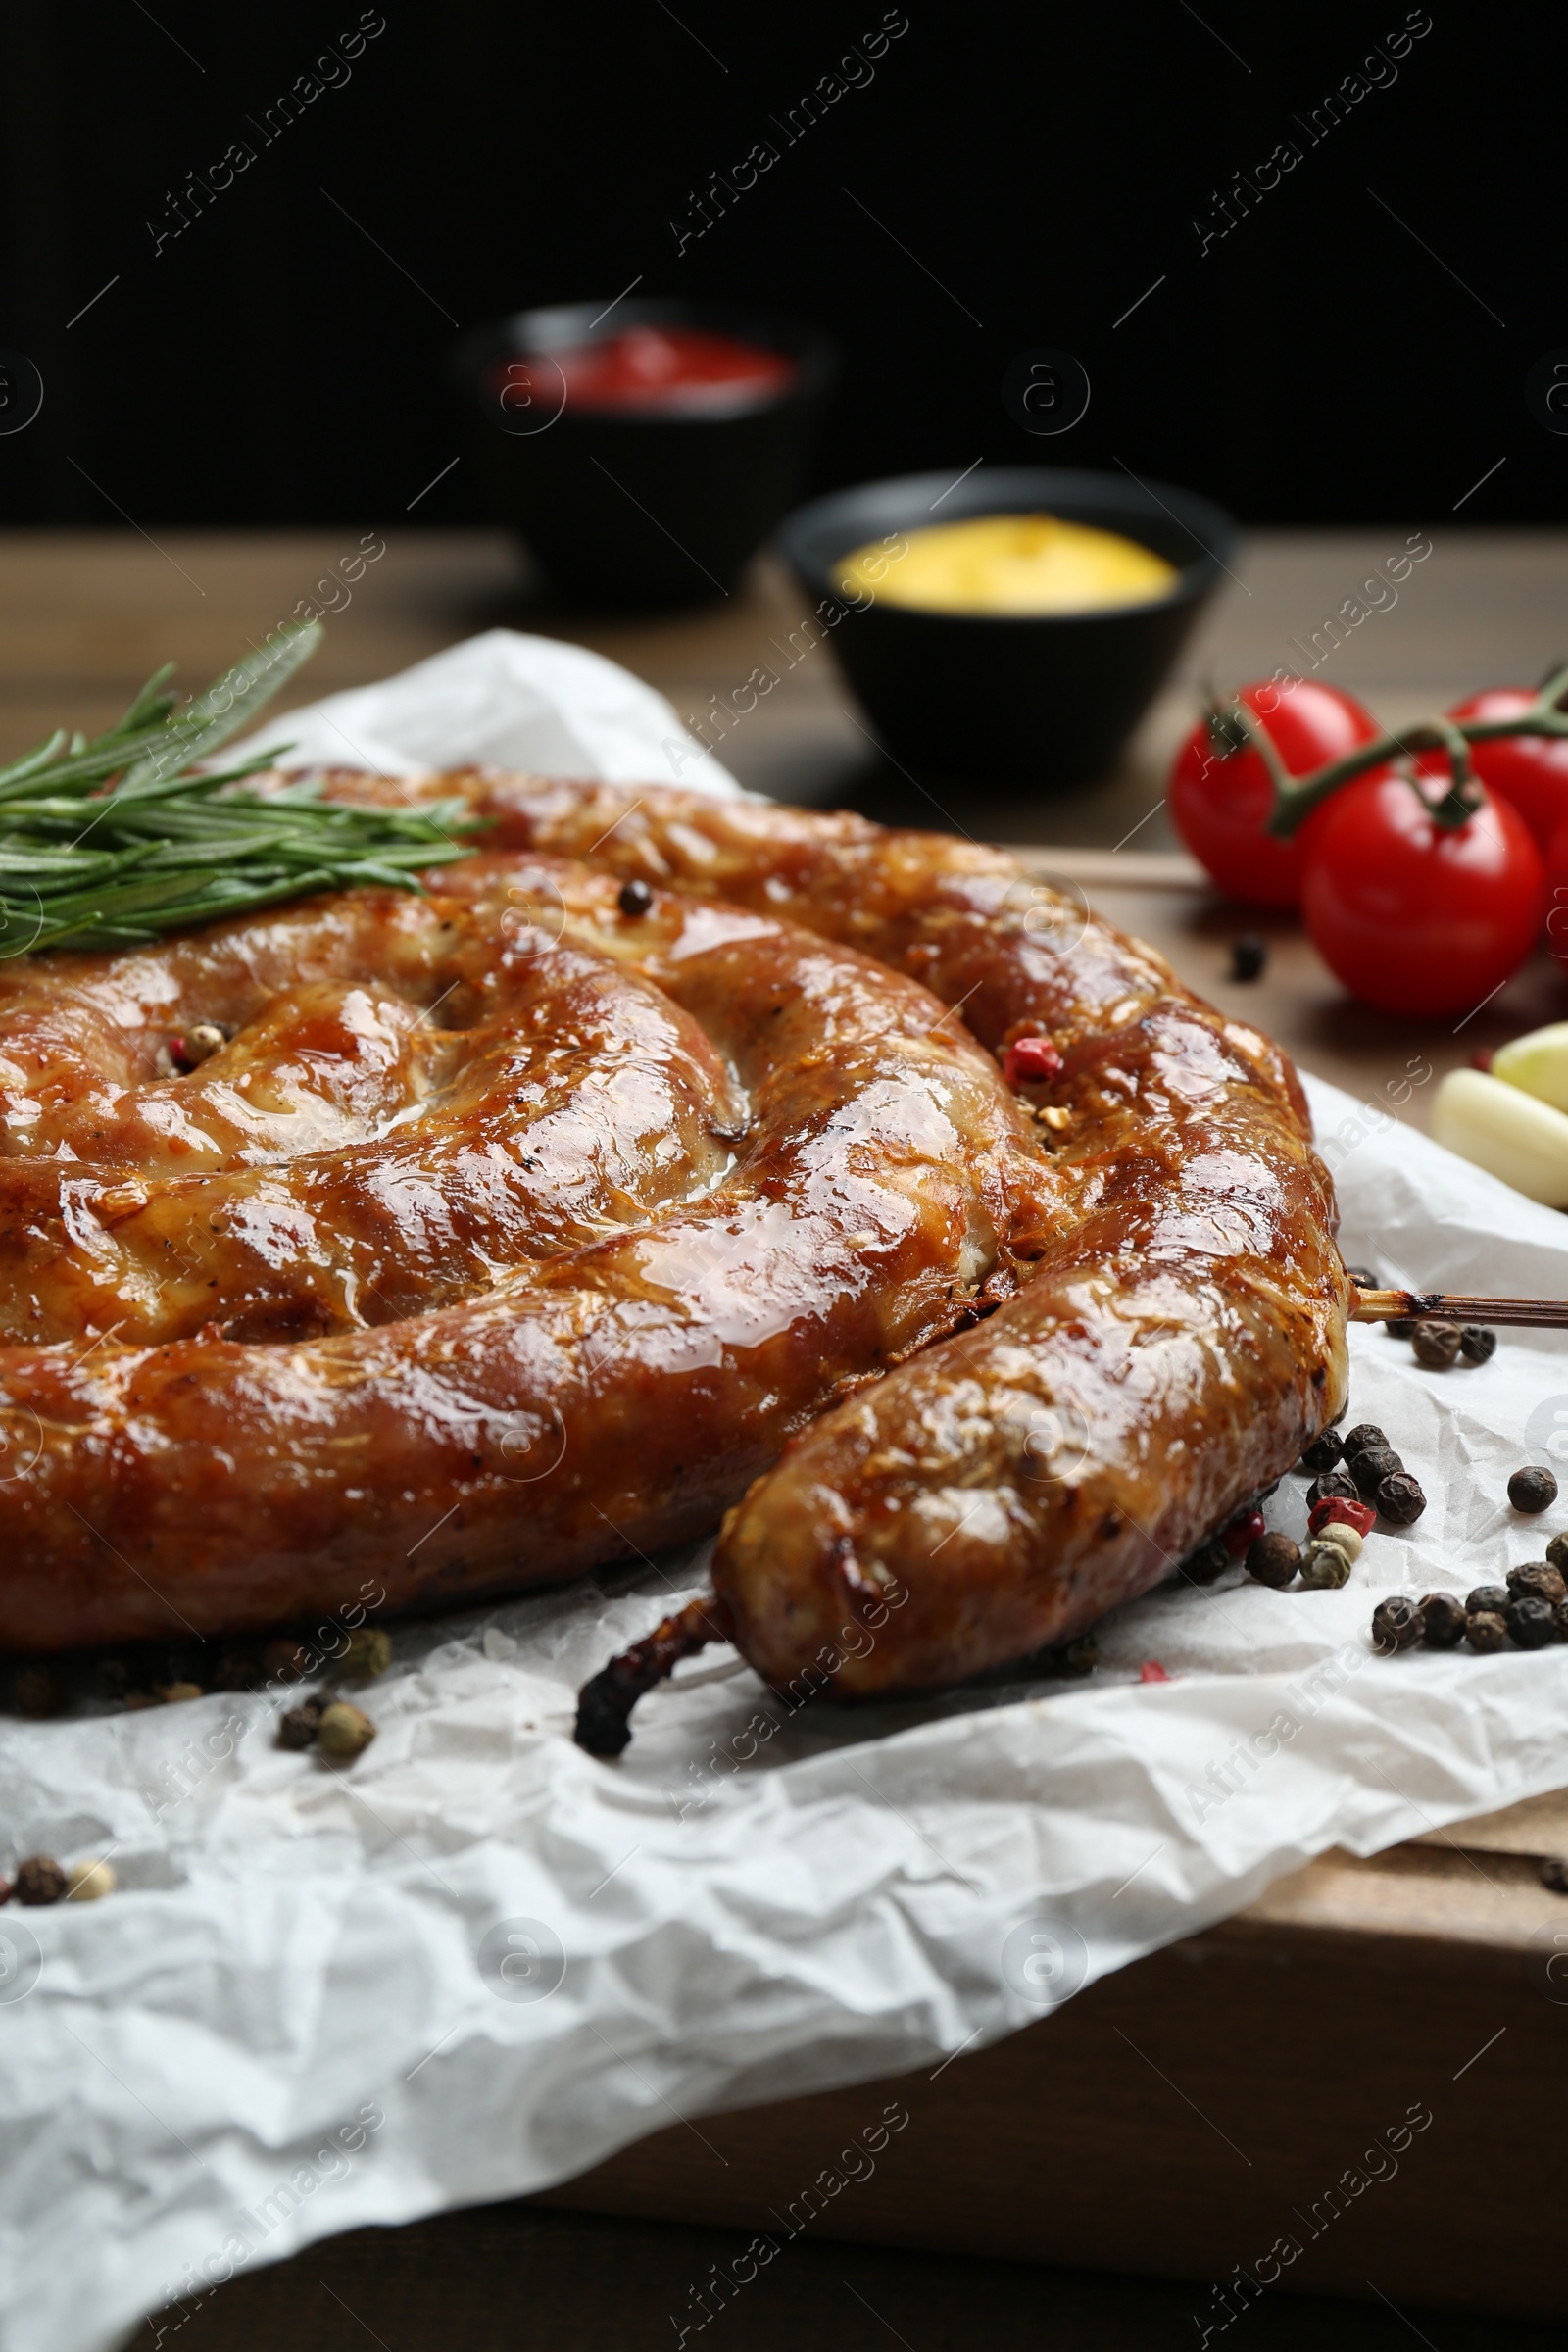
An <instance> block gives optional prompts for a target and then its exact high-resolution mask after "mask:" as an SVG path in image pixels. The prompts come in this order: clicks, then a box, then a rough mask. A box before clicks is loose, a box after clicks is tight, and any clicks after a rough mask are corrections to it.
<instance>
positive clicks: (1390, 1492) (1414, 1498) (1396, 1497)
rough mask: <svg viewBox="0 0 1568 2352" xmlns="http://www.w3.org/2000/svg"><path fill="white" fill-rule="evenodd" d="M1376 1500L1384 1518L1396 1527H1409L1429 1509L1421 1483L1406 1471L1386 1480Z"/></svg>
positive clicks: (1395, 1473)
mask: <svg viewBox="0 0 1568 2352" xmlns="http://www.w3.org/2000/svg"><path fill="white" fill-rule="evenodd" d="M1374 1500H1375V1501H1376V1503H1377V1506H1378V1509H1379V1511H1380V1512H1381V1513H1382V1515H1383V1517H1384V1518H1385V1519H1387V1520H1389V1521H1390V1522H1391V1523H1392V1524H1393V1525H1394V1526H1395V1527H1409V1526H1410V1525H1412V1523H1413V1522H1414V1521H1415V1520H1417V1519H1419V1518H1420V1516H1421V1514H1422V1512H1423V1511H1424V1510H1425V1509H1426V1507H1427V1498H1426V1496H1425V1495H1423V1493H1422V1492H1421V1485H1420V1481H1419V1480H1418V1479H1414V1478H1412V1477H1411V1476H1410V1474H1409V1472H1408V1471H1406V1470H1397V1471H1395V1472H1394V1474H1393V1475H1392V1477H1389V1478H1386V1479H1385V1480H1384V1481H1383V1484H1382V1485H1381V1486H1380V1487H1379V1489H1378V1491H1377V1494H1376V1495H1375V1496H1374Z"/></svg>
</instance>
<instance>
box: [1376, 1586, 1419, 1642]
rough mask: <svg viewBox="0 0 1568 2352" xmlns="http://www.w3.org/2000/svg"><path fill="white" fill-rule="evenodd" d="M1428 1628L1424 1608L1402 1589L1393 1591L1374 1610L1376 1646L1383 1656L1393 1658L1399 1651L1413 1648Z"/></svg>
mask: <svg viewBox="0 0 1568 2352" xmlns="http://www.w3.org/2000/svg"><path fill="white" fill-rule="evenodd" d="M1425 1630H1426V1621H1425V1619H1424V1618H1423V1617H1422V1614H1421V1612H1420V1610H1419V1609H1418V1608H1417V1607H1416V1605H1415V1602H1414V1601H1413V1600H1407V1599H1406V1598H1405V1595H1404V1594H1403V1593H1390V1594H1389V1597H1388V1599H1387V1600H1380V1601H1379V1602H1378V1605H1377V1607H1376V1608H1375V1609H1374V1610H1373V1612H1372V1646H1373V1648H1374V1649H1375V1650H1376V1651H1377V1652H1378V1654H1379V1656H1380V1657H1385V1658H1392V1657H1393V1656H1394V1655H1395V1653H1396V1652H1397V1651H1398V1650H1401V1649H1411V1648H1413V1647H1414V1645H1415V1644H1416V1642H1419V1641H1420V1639H1421V1636H1422V1634H1423V1632H1424V1631H1425Z"/></svg>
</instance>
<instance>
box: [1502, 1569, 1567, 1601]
mask: <svg viewBox="0 0 1568 2352" xmlns="http://www.w3.org/2000/svg"><path fill="white" fill-rule="evenodd" d="M1508 1592H1509V1593H1510V1595H1511V1597H1512V1598H1513V1599H1515V1600H1545V1601H1549V1602H1550V1604H1551V1606H1552V1607H1553V1608H1555V1607H1556V1606H1557V1603H1558V1602H1559V1601H1560V1600H1568V1583H1565V1582H1564V1581H1563V1575H1562V1571H1561V1569H1559V1568H1553V1567H1552V1566H1551V1564H1550V1562H1549V1561H1546V1560H1526V1562H1525V1564H1524V1566H1523V1567H1522V1568H1510V1569H1509V1571H1508Z"/></svg>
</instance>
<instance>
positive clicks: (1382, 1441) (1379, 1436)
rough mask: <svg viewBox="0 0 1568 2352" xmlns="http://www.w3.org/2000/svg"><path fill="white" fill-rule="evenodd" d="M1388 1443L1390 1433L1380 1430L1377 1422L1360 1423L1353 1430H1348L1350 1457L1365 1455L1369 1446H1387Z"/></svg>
mask: <svg viewBox="0 0 1568 2352" xmlns="http://www.w3.org/2000/svg"><path fill="white" fill-rule="evenodd" d="M1388 1442H1389V1439H1388V1432H1387V1431H1386V1430H1382V1429H1379V1427H1378V1425H1377V1423H1376V1422H1375V1421H1358V1422H1357V1423H1356V1425H1355V1427H1354V1428H1353V1429H1348V1430H1347V1431H1346V1433H1345V1450H1346V1453H1347V1454H1352V1453H1365V1451H1366V1449H1367V1447H1368V1446H1386V1445H1387V1444H1388Z"/></svg>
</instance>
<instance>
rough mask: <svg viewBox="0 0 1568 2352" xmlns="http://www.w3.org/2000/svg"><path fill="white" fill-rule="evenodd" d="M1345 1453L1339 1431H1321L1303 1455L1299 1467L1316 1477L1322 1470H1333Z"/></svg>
mask: <svg viewBox="0 0 1568 2352" xmlns="http://www.w3.org/2000/svg"><path fill="white" fill-rule="evenodd" d="M1344 1451H1345V1448H1344V1446H1342V1445H1341V1444H1340V1433H1339V1431H1338V1430H1337V1429H1320V1430H1319V1431H1318V1433H1317V1436H1316V1437H1315V1438H1314V1439H1313V1440H1312V1443H1311V1445H1310V1446H1307V1447H1306V1449H1305V1451H1304V1452H1303V1453H1302V1455H1301V1459H1300V1462H1299V1468H1300V1469H1302V1470H1309V1471H1311V1472H1312V1473H1313V1475H1314V1476H1316V1474H1317V1473H1318V1472H1319V1471H1321V1470H1332V1469H1333V1467H1334V1465H1335V1463H1336V1462H1337V1461H1338V1460H1339V1459H1340V1456H1341V1455H1342V1454H1343V1453H1344Z"/></svg>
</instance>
